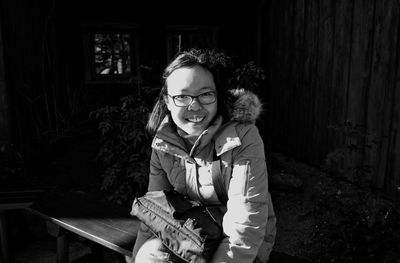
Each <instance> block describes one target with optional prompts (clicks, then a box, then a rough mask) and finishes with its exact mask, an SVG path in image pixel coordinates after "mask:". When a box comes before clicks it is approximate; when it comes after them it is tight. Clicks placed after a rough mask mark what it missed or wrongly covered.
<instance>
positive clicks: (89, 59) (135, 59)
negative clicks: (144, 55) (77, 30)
mask: <svg viewBox="0 0 400 263" xmlns="http://www.w3.org/2000/svg"><path fill="white" fill-rule="evenodd" d="M140 29H141V27H140V26H139V25H137V24H125V23H124V24H122V23H83V24H82V39H83V51H84V54H83V55H84V76H85V82H86V83H90V84H96V83H122V84H128V83H131V82H132V80H133V78H135V76H138V75H140V73H139V66H140V61H139V60H140V57H139V40H140V39H139V38H140ZM106 33H115V34H117V33H121V34H129V36H130V41H129V45H130V67H131V72H130V73H128V74H123V75H114V74H111V75H108V74H105V75H101V74H96V64H95V52H94V45H95V43H94V35H95V34H106Z"/></svg>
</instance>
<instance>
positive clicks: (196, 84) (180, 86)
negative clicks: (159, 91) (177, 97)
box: [166, 66, 215, 92]
mask: <svg viewBox="0 0 400 263" xmlns="http://www.w3.org/2000/svg"><path fill="white" fill-rule="evenodd" d="M166 82H167V86H168V91H169V92H185V91H201V90H215V83H214V78H213V75H212V74H211V72H209V71H208V70H206V69H204V68H202V67H200V66H195V67H182V68H179V69H176V70H175V71H174V72H172V73H171V75H169V77H168V78H167V79H166Z"/></svg>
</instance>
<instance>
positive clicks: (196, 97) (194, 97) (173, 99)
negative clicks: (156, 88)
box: [167, 91, 217, 107]
mask: <svg viewBox="0 0 400 263" xmlns="http://www.w3.org/2000/svg"><path fill="white" fill-rule="evenodd" d="M206 93H213V94H214V101H213V102H210V103H202V102H201V101H200V99H198V98H199V97H200V96H201V95H203V94H206ZM167 95H168V97H170V98H172V101H173V102H174V104H175V106H176V107H188V106H189V105H191V104H192V103H193V100H194V99H197V101H198V102H199V103H200V104H201V105H209V104H213V103H215V102H216V101H217V94H216V92H215V91H207V92H204V93H201V94H199V95H197V96H191V95H183V94H180V95H175V96H171V95H170V94H167ZM178 96H187V97H190V102H189V104H188V105H182V106H179V105H177V104H176V101H175V98H176V97H178Z"/></svg>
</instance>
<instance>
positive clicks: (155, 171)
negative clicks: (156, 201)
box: [147, 149, 173, 191]
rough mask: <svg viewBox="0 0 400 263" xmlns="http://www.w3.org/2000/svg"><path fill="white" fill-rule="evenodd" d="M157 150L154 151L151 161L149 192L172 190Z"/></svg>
mask: <svg viewBox="0 0 400 263" xmlns="http://www.w3.org/2000/svg"><path fill="white" fill-rule="evenodd" d="M159 154H162V153H159V152H158V151H157V150H154V149H153V150H152V152H151V159H150V175H149V187H148V189H147V190H148V191H160V190H170V189H172V188H173V187H172V185H171V184H170V182H169V180H168V177H167V174H166V172H165V171H164V169H163V168H162V166H161V162H160V156H159Z"/></svg>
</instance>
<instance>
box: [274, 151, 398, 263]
mask: <svg viewBox="0 0 400 263" xmlns="http://www.w3.org/2000/svg"><path fill="white" fill-rule="evenodd" d="M268 159H269V161H268V163H269V167H268V170H269V183H270V192H271V196H272V199H273V204H274V208H275V212H276V216H277V236H276V244H275V248H274V250H275V251H278V252H283V253H285V254H289V255H292V256H295V257H297V258H301V259H306V260H307V261H310V262H385V263H386V262H395V263H398V262H400V214H399V210H398V208H399V205H398V204H396V203H394V202H392V201H391V200H388V199H385V198H383V197H382V196H381V195H379V194H377V193H373V192H369V191H364V190H360V189H359V188H357V187H355V186H354V185H352V184H351V183H348V182H342V181H340V180H338V179H337V178H332V176H328V175H327V174H326V173H324V172H323V171H322V170H321V169H319V168H316V167H311V166H309V165H307V164H304V163H302V162H298V161H296V160H295V159H293V158H290V157H288V156H285V155H283V154H279V153H270V154H269V157H268Z"/></svg>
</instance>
